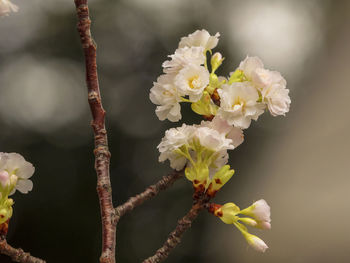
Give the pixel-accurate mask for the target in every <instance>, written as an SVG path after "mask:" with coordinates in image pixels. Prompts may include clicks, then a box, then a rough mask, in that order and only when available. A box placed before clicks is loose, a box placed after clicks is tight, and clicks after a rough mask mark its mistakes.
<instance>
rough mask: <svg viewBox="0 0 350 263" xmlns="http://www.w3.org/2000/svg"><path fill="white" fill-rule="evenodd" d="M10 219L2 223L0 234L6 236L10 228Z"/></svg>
mask: <svg viewBox="0 0 350 263" xmlns="http://www.w3.org/2000/svg"><path fill="white" fill-rule="evenodd" d="M9 223H10V219H8V220H7V221H6V222H4V223H2V224H1V225H0V236H6V235H7V231H8V229H9Z"/></svg>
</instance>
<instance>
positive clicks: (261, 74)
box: [251, 68, 287, 91]
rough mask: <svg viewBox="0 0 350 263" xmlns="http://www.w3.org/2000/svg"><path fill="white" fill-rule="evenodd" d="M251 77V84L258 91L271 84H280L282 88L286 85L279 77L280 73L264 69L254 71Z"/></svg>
mask: <svg viewBox="0 0 350 263" xmlns="http://www.w3.org/2000/svg"><path fill="white" fill-rule="evenodd" d="M251 77H252V78H251V79H252V82H253V83H254V85H255V86H256V87H257V88H258V89H259V90H260V91H263V90H264V89H265V88H266V87H269V86H271V85H272V84H273V83H280V84H281V85H284V86H286V84H287V82H286V80H285V79H284V78H283V77H282V76H281V73H279V72H278V71H271V70H268V69H264V68H257V69H255V71H254V72H253V73H252V76H251Z"/></svg>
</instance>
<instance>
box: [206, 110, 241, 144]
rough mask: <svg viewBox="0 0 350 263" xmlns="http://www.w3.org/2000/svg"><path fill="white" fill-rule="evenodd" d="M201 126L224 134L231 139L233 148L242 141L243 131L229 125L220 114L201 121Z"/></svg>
mask: <svg viewBox="0 0 350 263" xmlns="http://www.w3.org/2000/svg"><path fill="white" fill-rule="evenodd" d="M201 126H204V127H209V128H211V129H214V130H217V131H218V132H219V133H224V134H226V138H228V139H231V140H232V144H233V146H234V147H235V148H236V147H238V146H239V145H241V143H242V142H243V141H244V135H243V131H242V130H241V129H240V128H238V127H234V126H232V125H229V124H228V123H227V121H226V120H224V119H222V118H221V117H220V116H215V117H214V119H213V120H212V121H202V123H201Z"/></svg>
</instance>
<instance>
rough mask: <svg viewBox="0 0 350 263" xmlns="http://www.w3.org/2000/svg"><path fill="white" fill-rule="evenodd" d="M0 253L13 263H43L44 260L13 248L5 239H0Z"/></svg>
mask: <svg viewBox="0 0 350 263" xmlns="http://www.w3.org/2000/svg"><path fill="white" fill-rule="evenodd" d="M0 253H1V254H4V255H7V256H9V257H10V258H11V259H12V261H14V262H21V263H45V262H46V261H45V260H42V259H40V258H36V257H33V256H31V255H30V254H29V253H26V252H24V251H23V250H22V249H21V248H13V247H11V246H10V245H9V244H8V243H7V242H6V239H5V238H0Z"/></svg>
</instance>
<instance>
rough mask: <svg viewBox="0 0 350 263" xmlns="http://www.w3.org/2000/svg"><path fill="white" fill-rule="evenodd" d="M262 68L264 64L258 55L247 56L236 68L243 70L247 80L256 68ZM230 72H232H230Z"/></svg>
mask: <svg viewBox="0 0 350 263" xmlns="http://www.w3.org/2000/svg"><path fill="white" fill-rule="evenodd" d="M259 68H264V64H263V63H262V61H261V59H260V58H258V57H249V56H247V57H246V58H245V59H244V60H243V61H242V62H241V63H240V64H239V67H238V69H239V70H242V71H243V72H244V75H245V76H246V77H247V79H248V80H251V79H252V75H253V73H254V71H255V70H256V69H259ZM231 74H232V72H231Z"/></svg>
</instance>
